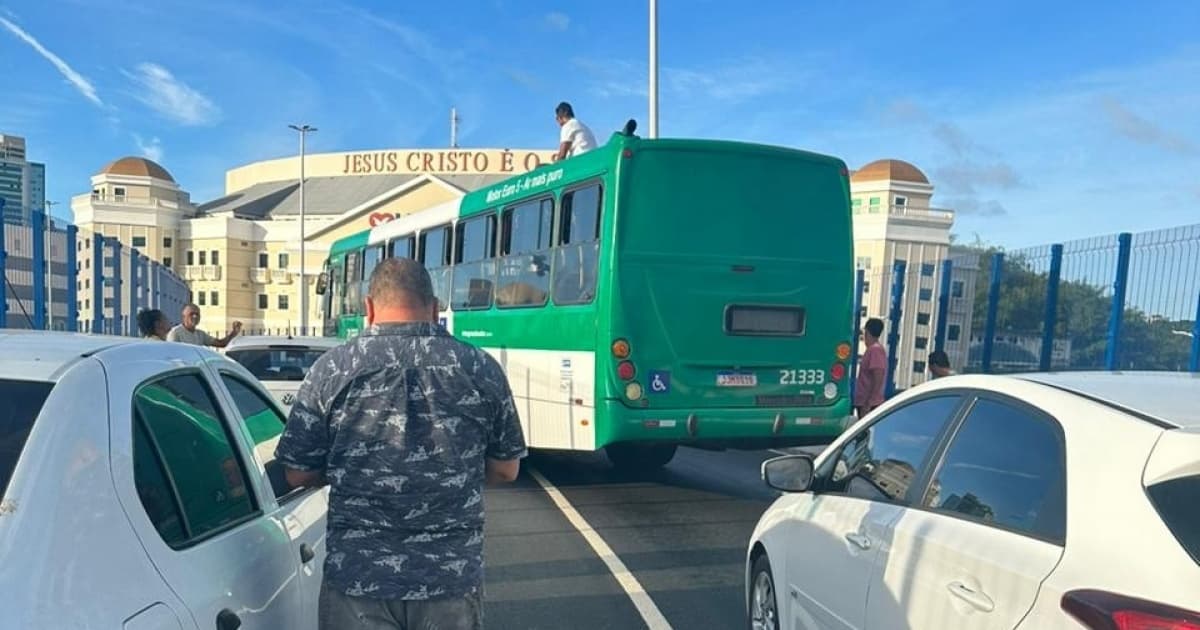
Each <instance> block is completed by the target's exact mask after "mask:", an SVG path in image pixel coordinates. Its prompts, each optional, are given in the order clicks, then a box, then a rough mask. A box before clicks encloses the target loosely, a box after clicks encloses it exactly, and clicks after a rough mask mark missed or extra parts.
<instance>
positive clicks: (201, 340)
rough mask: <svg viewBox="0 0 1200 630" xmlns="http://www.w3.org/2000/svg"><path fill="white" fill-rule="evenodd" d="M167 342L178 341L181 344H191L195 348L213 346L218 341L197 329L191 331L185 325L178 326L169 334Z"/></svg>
mask: <svg viewBox="0 0 1200 630" xmlns="http://www.w3.org/2000/svg"><path fill="white" fill-rule="evenodd" d="M167 341H177V342H180V343H190V344H192V345H193V346H211V345H213V342H214V341H216V339H213V337H212V335H210V334H208V333H206V332H204V331H203V330H200V329H199V328H197V329H196V330H195V331H190V330H188V329H186V328H184V327H183V324H176V325H175V327H174V328H172V329H171V332H169V333H167Z"/></svg>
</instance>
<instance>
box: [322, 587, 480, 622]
mask: <svg viewBox="0 0 1200 630" xmlns="http://www.w3.org/2000/svg"><path fill="white" fill-rule="evenodd" d="M320 609H321V610H320V617H321V623H320V628H321V630H342V629H347V630H351V629H357V630H424V629H425V628H437V629H438V630H482V629H483V601H482V597H481V595H480V591H475V592H474V593H472V594H470V595H466V596H464V597H455V598H450V599H428V600H403V599H372V598H370V597H352V596H350V595H347V594H345V593H343V592H342V591H341V590H340V589H337V588H329V587H328V586H325V585H322V586H321V604H320Z"/></svg>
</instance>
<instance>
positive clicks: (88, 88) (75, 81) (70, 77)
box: [0, 14, 104, 106]
mask: <svg viewBox="0 0 1200 630" xmlns="http://www.w3.org/2000/svg"><path fill="white" fill-rule="evenodd" d="M10 15H11V14H10ZM0 25H3V26H4V28H7V29H8V30H9V31H10V32H11V33H12V34H13V35H16V36H17V38H18V39H20V40H21V41H23V42H25V43H26V44H29V46H30V47H31V48H33V49H34V50H35V51H37V53H38V54H39V55H41V56H43V57H45V58H46V60H47V61H49V62H50V63H51V64H53V65H54V67H55V68H58V71H59V72H61V73H62V75H63V76H64V77H66V79H67V82H69V83H70V84H71V85H73V86H75V89H77V90H79V93H80V94H82V95H83V97H84V98H86V99H87V100H89V101H91V102H93V103H95V104H97V105H101V106H103V105H104V102H103V101H101V100H100V97H99V96H97V95H96V87H95V86H94V85H92V83H91V81H88V80H87V79H86V78H84V76H83V75H81V74H79V73H78V72H76V71H75V69H74V68H72V67H71V66H69V65H67V62H65V61H63V60H62V58H61V57H59V56H58V55H56V54H54V53H52V52H50V51H49V50H47V49H46V47H45V46H43V45H42V44H41V42H39V41H38V40H37V39H35V38H34V37H33V35H30V34H29V33H27V32H25V31H24V30H23V29H21V27H19V26H17V25H16V24H14V23H12V22H10V21H9V20H7V19H5V18H2V17H0Z"/></svg>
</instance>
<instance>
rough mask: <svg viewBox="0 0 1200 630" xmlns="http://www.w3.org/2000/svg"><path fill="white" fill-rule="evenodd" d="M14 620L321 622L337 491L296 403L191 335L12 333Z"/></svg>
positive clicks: (9, 502) (4, 383)
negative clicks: (292, 447)
mask: <svg viewBox="0 0 1200 630" xmlns="http://www.w3.org/2000/svg"><path fill="white" fill-rule="evenodd" d="M0 401H3V402H2V404H0V493H2V494H0V561H2V562H3V564H4V567H5V569H4V570H3V571H0V592H2V593H4V601H5V602H8V604H9V605H6V606H5V612H4V622H3V624H0V625H3V626H4V627H13V628H119V627H124V628H139V629H159V628H173V629H178V628H190V629H199V628H205V629H208V628H214V627H215V628H218V629H223V628H230V629H232V628H238V627H240V628H244V629H249V628H316V627H317V603H318V601H317V600H318V594H319V589H320V584H321V573H322V571H321V567H322V563H323V561H324V556H325V519H326V510H327V505H328V503H327V502H328V494H327V492H326V491H325V490H309V489H305V490H292V489H290V488H288V487H287V484H286V483H285V482H284V480H283V475H282V472H281V471H280V469H279V468H280V467H279V465H278V464H277V463H276V462H275V461H274V459H273V455H272V453H273V451H274V448H275V443H276V441H277V440H278V438H279V435H280V434H281V433H282V431H283V427H284V418H283V415H282V413H281V411H280V409H279V408H278V405H276V404H275V402H274V401H273V400H272V399H271V396H270V395H269V394H268V393H267V392H266V391H265V390H264V389H263V388H262V386H261V385H260V384H259V383H258V382H257V380H256V379H255V378H254V377H253V375H252V374H250V372H249V371H247V370H246V369H245V368H243V367H242V366H241V365H239V364H238V363H236V362H234V361H230V360H228V359H225V358H223V357H221V356H220V355H219V354H217V353H215V352H212V351H211V350H207V349H203V348H198V347H196V346H190V345H186V344H179V343H163V342H158V341H142V340H135V339H124V338H116V337H103V336H92V335H75V334H69V333H44V332H16V331H0Z"/></svg>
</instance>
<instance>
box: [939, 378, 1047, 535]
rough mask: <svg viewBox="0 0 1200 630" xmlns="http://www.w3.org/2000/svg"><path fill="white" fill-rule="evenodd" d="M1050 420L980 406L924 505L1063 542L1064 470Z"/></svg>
mask: <svg viewBox="0 0 1200 630" xmlns="http://www.w3.org/2000/svg"><path fill="white" fill-rule="evenodd" d="M1065 464H1066V462H1065V453H1064V449H1063V442H1062V437H1061V432H1060V430H1059V427H1058V425H1057V423H1055V422H1054V421H1053V420H1051V419H1049V418H1046V417H1043V416H1039V415H1034V414H1032V413H1030V412H1027V411H1024V410H1022V409H1020V408H1017V407H1014V406H1012V405H1008V404H1005V403H1003V402H999V401H995V400H979V401H977V402H976V403H975V405H974V406H973V407H972V408H971V411H970V413H968V414H967V417H966V419H965V420H964V421H963V424H962V426H961V427H960V428H959V429H958V431H957V432H956V433H955V435H954V438H953V439H952V440H951V442H950V446H949V448H947V450H946V455H945V456H944V457H943V458H942V463H941V465H940V466H939V467H938V470H937V473H936V474H935V475H934V478H933V483H932V484H931V485H930V488H929V490H928V494H927V495H926V497H925V503H924V504H925V506H926V507H931V508H934V509H935V510H938V511H942V512H951V513H954V514H955V515H957V516H965V517H967V518H970V519H972V520H977V521H981V522H984V523H989V524H995V525H998V526H1001V527H1004V528H1006V529H1011V530H1014V531H1017V532H1020V533H1024V534H1030V535H1033V536H1036V537H1038V538H1042V539H1046V540H1050V541H1053V542H1061V541H1062V540H1063V538H1064V536H1065V535H1066V500H1065V493H1066V466H1065Z"/></svg>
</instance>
